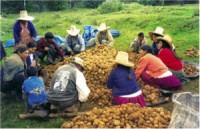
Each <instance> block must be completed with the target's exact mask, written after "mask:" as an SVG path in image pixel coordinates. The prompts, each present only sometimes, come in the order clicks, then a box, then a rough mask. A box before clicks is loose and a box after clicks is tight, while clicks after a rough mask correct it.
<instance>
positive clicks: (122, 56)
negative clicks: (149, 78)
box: [114, 51, 134, 67]
mask: <svg viewBox="0 0 200 129" xmlns="http://www.w3.org/2000/svg"><path fill="white" fill-rule="evenodd" d="M114 62H116V63H118V64H121V65H124V66H127V67H133V66H134V64H133V63H132V62H130V61H129V60H128V53H127V52H122V51H119V52H118V53H117V56H116V58H115V60H114Z"/></svg>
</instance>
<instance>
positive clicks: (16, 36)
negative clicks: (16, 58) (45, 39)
mask: <svg viewBox="0 0 200 129" xmlns="http://www.w3.org/2000/svg"><path fill="white" fill-rule="evenodd" d="M21 30H22V27H21V26H20V22H19V20H18V21H16V22H15V24H14V25H13V36H14V39H15V43H19V42H20V33H21ZM28 30H29V31H30V36H31V37H34V38H35V37H36V36H37V32H36V29H35V27H34V25H33V23H32V22H30V21H28Z"/></svg>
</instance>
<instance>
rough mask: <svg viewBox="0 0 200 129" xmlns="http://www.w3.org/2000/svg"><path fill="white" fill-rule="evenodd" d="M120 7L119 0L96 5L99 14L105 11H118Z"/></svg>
mask: <svg viewBox="0 0 200 129" xmlns="http://www.w3.org/2000/svg"><path fill="white" fill-rule="evenodd" d="M122 8H123V6H122V3H121V2H120V0H112V1H106V2H103V4H102V5H101V6H99V7H98V11H99V12H100V13H101V14H106V13H111V12H117V11H120V10H122Z"/></svg>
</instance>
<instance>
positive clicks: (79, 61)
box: [71, 57, 84, 70]
mask: <svg viewBox="0 0 200 129" xmlns="http://www.w3.org/2000/svg"><path fill="white" fill-rule="evenodd" d="M71 62H73V63H76V64H79V65H80V66H81V67H82V68H83V70H84V65H83V60H82V59H81V58H79V57H74V58H73V59H72V61H71Z"/></svg>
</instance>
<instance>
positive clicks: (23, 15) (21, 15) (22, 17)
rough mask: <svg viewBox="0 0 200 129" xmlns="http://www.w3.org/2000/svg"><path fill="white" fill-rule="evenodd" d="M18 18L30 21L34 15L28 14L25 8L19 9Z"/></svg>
mask: <svg viewBox="0 0 200 129" xmlns="http://www.w3.org/2000/svg"><path fill="white" fill-rule="evenodd" d="M18 20H23V21H32V20H34V17H32V16H28V13H27V11H26V10H22V11H20V17H19V18H18Z"/></svg>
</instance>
